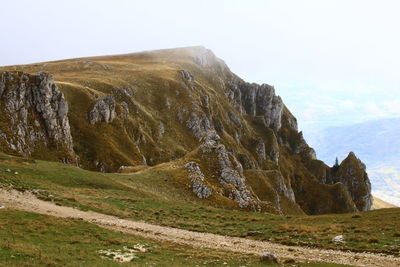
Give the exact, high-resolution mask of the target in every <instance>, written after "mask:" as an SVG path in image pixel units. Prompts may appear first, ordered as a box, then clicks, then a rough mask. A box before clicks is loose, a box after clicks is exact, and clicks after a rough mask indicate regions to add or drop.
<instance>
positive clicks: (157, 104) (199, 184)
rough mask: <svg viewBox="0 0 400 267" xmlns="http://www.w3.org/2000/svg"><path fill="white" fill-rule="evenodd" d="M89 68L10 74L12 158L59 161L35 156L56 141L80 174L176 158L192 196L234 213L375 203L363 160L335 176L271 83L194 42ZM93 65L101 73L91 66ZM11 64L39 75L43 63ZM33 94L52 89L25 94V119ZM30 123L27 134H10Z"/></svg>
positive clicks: (52, 66) (4, 85) (7, 146)
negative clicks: (237, 70)
mask: <svg viewBox="0 0 400 267" xmlns="http://www.w3.org/2000/svg"><path fill="white" fill-rule="evenodd" d="M85 62H90V63H84V64H83V63H82V61H77V62H75V63H74V60H69V61H59V62H50V63H47V65H46V69H47V70H49V72H51V73H54V75H56V77H57V78H58V79H60V83H59V85H58V86H57V85H55V84H54V82H53V81H52V80H51V79H50V78H46V77H48V76H46V75H44V76H43V74H42V75H38V76H29V75H27V74H26V76H27V77H28V78H27V79H28V80H29V82H28V81H24V79H25V78H21V75H22V74H18V75H16V74H13V75H14V76H15V75H16V77H17V76H18V78H17V80H18V82H17V83H16V85H13V84H14V83H13V82H11V81H9V80H8V79H9V78H7V77H8V76H9V74H7V75H5V74H4V73H3V74H2V75H1V79H0V96H1V102H0V107H1V109H2V112H4V114H7V116H8V117H7V116H6V117H7V119H4V118H5V117H4V118H3V117H2V118H1V119H0V130H1V132H0V147H1V148H2V150H4V151H6V152H7V153H10V151H11V147H13V146H15V147H17V150H18V151H19V152H21V153H25V154H27V155H31V156H34V157H37V158H50V159H56V158H57V159H59V157H54V156H53V155H52V154H51V153H47V154H46V155H50V156H45V153H37V154H35V153H33V152H32V151H39V150H37V148H36V147H35V145H36V144H43V147H45V148H46V149H47V150H46V151H54V149H53V148H50V147H49V145H50V143H54V144H55V145H56V147H65V150H66V151H68V153H67V154H72V153H73V152H74V151H75V153H76V154H77V155H78V156H79V158H80V164H81V166H82V167H83V168H87V169H91V170H97V171H107V172H112V171H117V170H118V169H120V167H121V166H132V169H135V166H143V165H149V166H154V165H158V164H161V163H166V162H174V164H175V163H176V164H178V163H177V162H179V164H182V165H180V166H183V167H184V168H178V169H177V170H180V171H183V172H184V173H182V174H180V175H181V176H184V177H189V181H190V187H191V191H192V192H190V195H191V196H192V197H196V198H197V197H198V198H201V199H203V200H202V201H207V202H208V203H211V202H214V204H215V205H218V206H225V207H229V208H243V209H248V210H253V211H268V212H275V213H278V214H287V213H297V214H298V213H308V214H321V213H332V212H353V211H357V210H368V209H369V208H370V203H371V200H370V185H369V180H368V177H367V176H365V169H364V171H362V170H363V168H362V166H363V165H362V164H361V163H359V162H358V160H355V159H354V158H355V156H354V157H353V156H351V157H350V159H348V160H346V161H345V162H344V163H342V165H341V166H340V168H339V170H336V171H333V169H331V168H330V167H328V166H327V165H325V164H324V163H323V162H321V161H319V160H317V159H316V155H315V151H314V150H313V149H312V148H311V147H309V146H308V144H307V142H306V141H305V140H304V137H303V134H302V132H299V131H298V128H297V120H296V118H295V117H294V116H293V115H292V114H291V113H290V111H289V109H288V108H287V107H286V106H285V105H284V103H283V101H282V99H281V98H280V97H279V96H278V95H276V93H275V89H274V87H273V86H270V85H267V84H262V85H258V84H255V83H247V82H245V81H243V80H242V79H240V78H239V77H238V76H236V75H235V74H233V73H232V72H231V71H230V70H229V68H228V66H227V65H226V64H225V63H224V61H222V60H221V59H219V58H217V57H216V56H215V55H214V54H213V53H212V52H211V51H210V50H208V49H205V48H204V47H189V48H180V49H169V50H160V51H152V52H144V53H138V54H130V55H126V56H121V55H120V56H110V57H99V58H93V59H91V60H90V61H85ZM92 66H93V67H94V66H98V68H96V71H89V70H91V68H92ZM102 66H107V67H102ZM89 67H90V69H88V68H89ZM13 68H17V69H18V70H22V71H24V72H30V73H33V72H37V69H41V66H40V65H38V64H37V65H27V66H17V67H13ZM10 69H11V68H10ZM66 70H68V71H66ZM76 73H79V75H75V74H76ZM13 75H11V76H13ZM22 76H24V75H22ZM77 76H79V77H83V76H84V78H79V79H78V78H76V77H77ZM24 77H25V76H24ZM33 77H36V78H33ZM58 87H59V88H60V90H61V91H63V92H64V93H65V98H66V100H67V101H68V103H69V109H70V112H68V109H67V108H66V107H67V105H66V100H65V99H64V97H63V94H62V93H60V92H59V91H58V89H57V88H58ZM26 88H28V89H29V90H27V91H29V92H31V91H32V92H36V91H38V92H42V91H43V93H40V94H39V95H38V96H36V94H33V93H29V94H28V95H32V96H29V97H28V98H27V99H32V101H33V102H32V104H31V105H30V108H28V109H27V115H25V113H24V111H23V109H20V106H21V105H16V106H15V105H14V104H12V103H14V102H17V103H19V102H18V101H19V98H20V97H21V96H24V97H25V93H24V92H23V90H25V89H26ZM18 90H19V91H18ZM10 92H14V95H13V94H12V93H11V94H10ZM17 92H18V93H17ZM6 95H7V97H6V98H5V96H6ZM8 95H10V96H12V97H8ZM99 96H104V97H103V98H99ZM10 99H11V100H10ZM24 99H25V98H24ZM29 101H30V100H29ZM29 101H28V100H23V102H24V103H31V102H29ZM37 103H39V104H38V107H36V106H37ZM24 105H25V104H24ZM24 105H23V106H24ZM6 107H7V108H6ZM43 107H46V108H43ZM31 116H33V117H32V118H36V121H37V123H36V122H35V119H33V120H32V119H31ZM23 118H26V123H25V121H24V120H22V119H23ZM21 120H22V121H23V123H20V121H21ZM102 122H104V123H102ZM111 122H112V123H111ZM18 125H19V126H18ZM21 125H22V126H23V127H22V126H21ZM69 125H70V126H71V130H70V132H69ZM21 127H22V128H23V131H21V132H22V133H21V134H17V135H15V134H14V135H12V134H11V133H18V132H19V131H20V130H19V128H21ZM24 127H25V128H24ZM29 127H30V128H29ZM8 129H12V131H11V132H10V131H8ZM24 132H25V133H24ZM27 132H29V133H30V134H29V135H27V134H26V133H27ZM71 136H72V137H71ZM32 138H33V140H34V141H32V140H31V139H32ZM72 138H73V139H74V142H73V143H74V150H73V148H72ZM38 140H40V141H38ZM25 144H27V145H25ZM28 152H29V153H28ZM65 154H66V153H64V155H65ZM160 166H161V165H160ZM177 170H176V171H177ZM178 176H179V175H178ZM181 176H179V177H181ZM177 179H178V178H177ZM204 199H207V200H204Z"/></svg>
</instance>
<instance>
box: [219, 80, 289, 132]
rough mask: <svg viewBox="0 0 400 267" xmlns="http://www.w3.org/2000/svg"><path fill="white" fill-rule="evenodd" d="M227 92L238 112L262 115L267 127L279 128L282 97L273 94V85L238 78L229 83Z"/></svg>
mask: <svg viewBox="0 0 400 267" xmlns="http://www.w3.org/2000/svg"><path fill="white" fill-rule="evenodd" d="M227 94H228V96H229V98H231V100H232V101H233V102H234V103H235V106H236V108H237V109H238V111H239V112H240V113H244V114H247V115H250V116H263V117H264V121H265V125H266V126H267V127H271V128H273V129H275V130H279V129H280V128H281V118H282V112H283V107H284V105H283V102H282V99H281V98H280V97H279V96H276V95H275V89H274V87H272V86H270V85H267V84H262V85H259V84H255V83H246V82H243V81H241V80H238V81H233V82H232V83H231V86H230V90H229V91H228V93H227Z"/></svg>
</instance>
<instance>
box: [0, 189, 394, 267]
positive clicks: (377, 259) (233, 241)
mask: <svg viewBox="0 0 400 267" xmlns="http://www.w3.org/2000/svg"><path fill="white" fill-rule="evenodd" d="M0 205H3V206H5V207H9V208H13V209H19V210H24V211H30V212H36V213H40V214H46V215H51V216H56V217H63V218H81V219H83V220H85V221H88V222H91V223H94V224H97V225H99V226H101V227H104V228H107V229H111V230H117V231H122V232H125V233H131V234H134V235H138V236H141V237H145V238H149V239H154V240H160V241H169V242H174V243H178V244H184V245H188V246H192V247H199V248H210V249H218V250H226V251H234V252H240V253H245V254H254V255H262V254H263V253H265V252H271V253H274V254H275V255H277V256H278V257H280V258H292V259H295V260H296V261H299V262H326V263H339V264H347V265H353V266H382V267H391V266H393V267H394V266H400V258H398V257H393V256H385V255H379V254H370V253H352V252H341V251H334V250H319V249H311V248H306V247H293V246H284V245H279V244H274V243H270V242H262V241H255V240H250V239H245V238H235V237H227V236H222V235H215V234H209V233H198V232H191V231H187V230H181V229H176V228H171V227H164V226H158V225H153V224H149V223H144V222H136V221H130V220H124V219H119V218H117V217H113V216H109V215H104V214H100V213H96V212H91V211H88V212H86V211H80V210H77V209H74V208H70V207H63V206H56V205H55V204H53V203H52V202H46V201H42V200H39V199H37V198H36V197H35V196H34V195H32V194H31V193H27V192H25V193H21V192H18V191H15V190H5V189H0ZM0 212H1V211H0Z"/></svg>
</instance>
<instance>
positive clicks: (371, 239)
mask: <svg viewBox="0 0 400 267" xmlns="http://www.w3.org/2000/svg"><path fill="white" fill-rule="evenodd" d="M6 169H10V170H11V172H6V171H5V170H6ZM175 171H176V170H175ZM14 172H18V174H14ZM174 177H176V175H172V174H171V172H170V170H169V169H168V168H166V167H165V166H161V167H155V168H149V169H146V170H144V171H141V172H138V173H133V174H103V173H97V172H90V171H86V170H82V169H79V168H76V167H71V166H67V165H64V164H60V163H54V162H46V161H32V160H29V159H23V158H18V157H11V156H7V155H4V154H1V155H0V183H1V184H2V185H3V186H9V185H12V186H13V187H14V188H16V189H20V190H24V189H42V190H44V191H42V192H40V193H39V197H40V198H42V199H44V200H49V201H54V202H55V203H58V204H60V205H66V206H73V207H77V208H80V209H83V210H94V211H98V212H102V213H106V214H111V215H115V216H119V217H121V218H130V219H133V220H142V221H146V222H151V223H155V224H160V225H166V226H172V227H177V228H182V229H188V230H192V231H198V232H211V233H216V234H222V235H229V236H238V237H247V238H252V239H257V240H268V241H272V242H275V243H281V244H287V245H300V246H309V247H318V248H330V249H339V250H351V251H358V252H361V251H369V252H376V253H378V252H379V253H386V254H392V255H399V250H400V229H399V227H398V226H399V225H400V209H382V210H374V211H369V212H362V213H357V214H334V215H321V216H305V215H301V216H298V215H296V216H278V215H272V214H266V213H254V212H246V211H241V210H230V209H223V208H220V207H217V206H210V204H212V203H214V202H208V200H199V199H197V198H196V197H194V195H193V194H192V193H191V191H190V190H189V189H187V188H186V189H185V184H184V182H182V181H179V180H176V178H174ZM182 192H187V194H183V193H182ZM342 234H343V235H344V236H345V239H346V243H345V244H343V245H335V244H333V243H332V242H331V239H332V238H333V237H335V236H337V235H342Z"/></svg>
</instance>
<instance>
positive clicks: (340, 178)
mask: <svg viewBox="0 0 400 267" xmlns="http://www.w3.org/2000/svg"><path fill="white" fill-rule="evenodd" d="M333 182H340V183H342V184H343V185H344V186H345V187H346V189H347V190H348V191H349V192H350V195H351V198H352V199H353V201H354V203H355V204H356V206H357V209H358V210H359V211H367V210H370V209H371V207H372V195H371V183H370V181H369V178H368V174H367V172H366V167H365V164H364V163H362V162H361V160H360V159H358V158H357V157H356V155H355V154H354V153H353V152H350V153H349V155H348V156H347V158H346V159H345V160H343V162H342V163H341V164H340V166H339V169H338V170H337V171H336V172H334V173H333Z"/></svg>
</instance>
